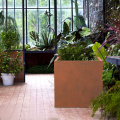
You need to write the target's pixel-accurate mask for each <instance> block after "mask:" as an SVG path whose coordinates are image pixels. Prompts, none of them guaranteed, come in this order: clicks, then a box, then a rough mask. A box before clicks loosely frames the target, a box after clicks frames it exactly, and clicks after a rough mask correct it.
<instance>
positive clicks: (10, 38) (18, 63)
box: [0, 29, 24, 85]
mask: <svg viewBox="0 0 120 120" xmlns="http://www.w3.org/2000/svg"><path fill="white" fill-rule="evenodd" d="M16 36H17V34H16V32H15V31H14V32H12V31H11V29H9V30H8V31H3V32H2V33H1V39H2V46H3V47H2V48H4V49H5V50H2V49H0V72H1V78H2V80H3V84H4V85H13V82H14V77H15V74H18V73H19V72H20V71H22V70H23V68H24V65H23V59H22V56H23V54H22V52H18V51H12V49H13V48H14V47H15V43H16Z"/></svg>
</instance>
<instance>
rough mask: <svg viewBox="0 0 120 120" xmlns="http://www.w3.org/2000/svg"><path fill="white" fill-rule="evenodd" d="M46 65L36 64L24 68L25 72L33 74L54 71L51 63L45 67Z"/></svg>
mask: <svg viewBox="0 0 120 120" xmlns="http://www.w3.org/2000/svg"><path fill="white" fill-rule="evenodd" d="M47 67H48V65H41V66H40V65H36V66H33V67H30V68H28V69H27V70H26V73H33V74H40V73H41V74H44V73H54V66H53V65H51V66H50V67H49V68H47Z"/></svg>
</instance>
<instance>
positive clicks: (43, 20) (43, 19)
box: [39, 9, 49, 33]
mask: <svg viewBox="0 0 120 120" xmlns="http://www.w3.org/2000/svg"><path fill="white" fill-rule="evenodd" d="M46 10H47V11H48V9H46ZM46 10H42V9H40V10H39V33H40V32H41V31H42V30H45V29H46V30H47V29H48V28H47V25H48V24H49V18H48V17H47V16H46V15H45V11H46Z"/></svg>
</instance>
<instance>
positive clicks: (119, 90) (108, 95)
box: [91, 81, 120, 120]
mask: <svg viewBox="0 0 120 120" xmlns="http://www.w3.org/2000/svg"><path fill="white" fill-rule="evenodd" d="M91 108H92V109H93V112H92V117H93V116H94V115H95V112H96V111H97V110H98V109H99V108H101V109H103V113H102V116H101V119H102V118H103V117H104V116H106V115H107V117H108V118H112V117H116V118H117V120H120V81H117V82H116V84H115V85H114V86H112V87H111V88H110V89H109V90H108V91H107V92H105V91H103V93H102V94H101V95H100V96H98V97H97V98H96V99H94V100H93V101H92V103H91Z"/></svg>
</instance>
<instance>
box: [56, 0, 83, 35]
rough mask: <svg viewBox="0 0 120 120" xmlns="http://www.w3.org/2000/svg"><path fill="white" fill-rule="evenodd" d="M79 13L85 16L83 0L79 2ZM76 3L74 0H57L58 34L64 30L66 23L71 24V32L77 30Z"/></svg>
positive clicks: (78, 0)
mask: <svg viewBox="0 0 120 120" xmlns="http://www.w3.org/2000/svg"><path fill="white" fill-rule="evenodd" d="M77 3H78V12H79V14H80V15H83V0H77ZM75 16H76V12H75V1H73V0H57V33H58V34H59V33H60V32H62V30H63V23H64V21H65V22H67V24H69V27H70V29H71V31H73V30H74V29H75V26H74V20H75Z"/></svg>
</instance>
